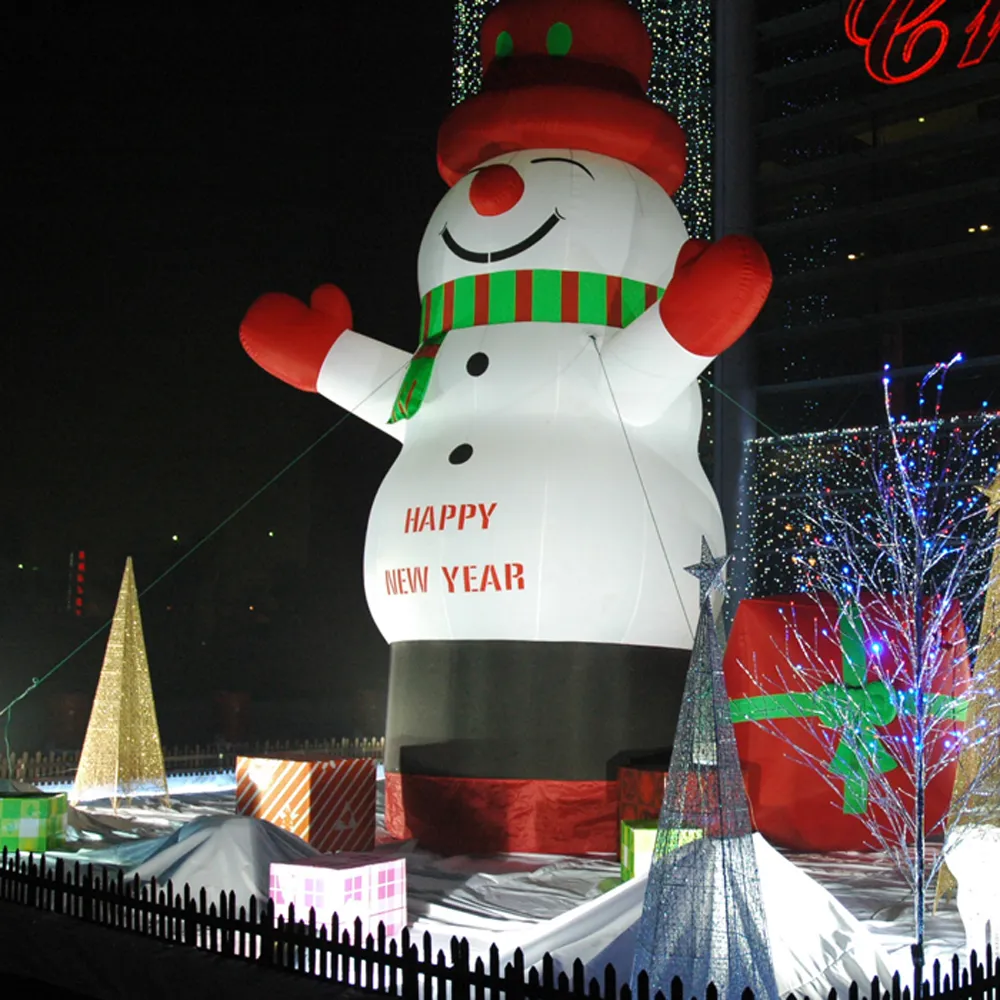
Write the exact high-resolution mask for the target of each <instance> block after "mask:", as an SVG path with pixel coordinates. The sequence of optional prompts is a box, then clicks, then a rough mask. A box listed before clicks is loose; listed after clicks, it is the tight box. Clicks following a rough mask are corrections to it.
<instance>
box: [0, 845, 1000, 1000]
mask: <svg viewBox="0 0 1000 1000" xmlns="http://www.w3.org/2000/svg"><path fill="white" fill-rule="evenodd" d="M0 901H3V902H9V903H15V904H18V905H21V906H26V907H31V908H33V909H36V910H45V911H48V912H51V913H56V914H61V915H63V916H64V917H65V918H66V921H67V922H66V927H65V932H66V933H67V934H71V933H72V932H73V930H72V926H71V921H72V920H73V919H75V920H81V921H86V922H88V923H91V924H98V925H100V926H103V927H109V928H113V929H116V930H120V931H123V932H130V933H133V934H140V935H143V936H144V937H148V938H154V939H157V940H160V941H165V942H169V943H170V944H173V945H180V946H188V947H193V948H200V949H202V950H205V951H209V952H212V953H215V954H218V955H223V956H227V957H229V958H231V959H233V960H242V961H244V962H251V963H254V964H256V965H259V966H262V967H268V968H276V969H281V970H285V971H287V972H288V973H289V974H294V975H299V976H308V977H313V978H315V979H326V980H330V981H333V982H336V983H340V984H350V985H353V986H356V987H360V988H361V989H365V990H368V991H371V992H372V993H375V994H379V995H381V996H390V997H402V998H404V1000H433V998H435V997H436V998H439V1000H445V998H450V1000H473V998H475V1000H485V998H486V996H487V993H489V996H490V1000H501V998H503V1000H560V998H561V1000H566V998H573V1000H651V998H650V992H649V983H648V980H647V979H646V977H645V974H643V975H640V976H639V977H638V982H637V984H636V991H635V994H634V996H633V992H632V989H631V988H630V986H629V984H628V983H619V982H618V980H617V978H616V974H615V970H614V968H613V967H612V966H608V967H607V969H606V970H605V973H604V977H603V979H602V980H598V979H592V980H590V981H589V982H587V981H586V977H585V971H584V966H583V963H582V962H580V961H577V962H575V963H574V965H573V968H572V971H571V973H570V974H567V973H565V972H559V973H558V974H557V973H556V971H555V963H554V962H553V960H552V957H551V956H550V955H546V956H545V958H544V960H543V961H542V963H541V965H542V968H541V971H539V970H538V969H537V968H530V969H525V966H524V956H523V955H522V953H521V952H520V951H517V952H515V953H514V958H513V961H512V962H509V963H504V964H503V966H501V961H500V952H499V950H498V948H497V947H496V945H494V946H493V947H492V948H491V949H490V953H489V957H488V959H487V961H485V962H484V961H483V959H482V958H477V959H476V960H475V961H474V962H473V961H471V959H470V955H469V943H468V941H465V940H458V939H457V938H452V940H451V945H450V948H449V953H448V954H445V952H444V951H443V950H439V951H438V952H437V954H436V955H435V954H434V951H433V947H432V944H431V938H430V935H429V934H424V935H423V938H422V939H421V940H419V941H418V940H414V939H413V938H412V937H411V935H410V933H409V931H408V930H404V931H403V932H402V934H401V937H400V939H399V940H396V939H390V940H386V935H385V928H384V927H383V926H381V925H380V926H379V931H378V934H377V935H375V936H374V937H373V936H372V935H370V934H369V935H367V936H364V935H363V934H362V925H361V921H360V920H358V921H355V925H354V928H353V933H351V932H350V931H349V930H348V929H345V928H341V927H340V926H339V923H338V920H337V917H336V915H334V917H333V918H332V919H331V921H330V929H329V931H328V930H327V928H326V926H323V925H319V926H317V922H316V915H315V913H314V912H313V911H310V914H309V920H308V921H301V920H296V919H295V915H294V911H291V910H290V912H289V915H288V917H287V919H286V918H285V917H284V916H276V915H275V912H274V907H273V905H272V904H271V903H268V904H267V905H265V906H258V904H257V902H256V900H251V901H250V904H249V906H237V904H236V897H235V894H233V893H230V894H229V895H228V896H227V895H226V894H221V895H220V897H219V899H218V901H210V900H209V899H208V898H207V896H206V893H205V892H204V890H202V892H201V893H200V894H199V895H198V896H194V895H192V893H191V891H190V889H189V888H188V887H187V886H185V887H184V889H183V891H182V892H180V893H178V892H175V890H174V886H173V885H172V884H171V883H169V882H168V883H167V884H166V885H165V886H158V885H157V884H156V883H155V882H152V883H150V884H148V885H143V884H141V883H140V881H139V879H138V878H136V879H134V880H127V879H125V878H124V876H123V875H122V874H121V873H119V874H118V875H117V877H116V876H112V875H109V873H108V869H106V868H105V869H101V870H100V871H99V872H96V871H95V870H94V868H93V866H88V867H86V868H85V867H83V866H81V865H80V864H75V865H66V864H65V863H64V862H63V861H62V860H61V859H60V860H58V861H56V862H55V864H51V863H46V860H45V858H44V857H41V858H35V857H33V856H30V855H29V856H28V857H27V858H23V857H21V856H20V855H13V856H8V854H7V851H6V850H4V852H3V856H2V865H0ZM52 946H53V949H56V950H57V949H58V948H59V942H58V941H56V940H53V941H52ZM998 995H1000V961H995V960H994V958H993V954H992V952H991V950H990V948H989V947H987V949H986V961H985V962H984V963H980V962H979V961H978V959H977V957H976V954H975V952H973V954H972V956H971V960H970V963H969V966H968V967H966V968H962V967H961V964H960V962H959V959H958V956H955V958H954V959H953V960H952V962H951V965H950V968H947V969H943V968H942V967H941V965H940V963H938V962H935V963H934V966H933V969H932V976H931V978H930V980H929V981H925V982H924V983H923V984H922V986H921V988H920V996H921V997H922V998H929V1000H930V998H933V1000H986V998H989V1000H994V998H995V997H997V996H998ZM830 996H831V997H836V994H835V993H831V994H830ZM659 998H662V994H660V993H657V994H656V998H654V1000H659ZM862 998H870V1000H910V998H911V990H910V987H909V986H906V987H903V986H902V985H901V982H900V978H899V976H898V974H897V975H896V976H895V977H894V978H893V981H892V983H891V984H889V988H888V989H885V988H884V987H883V986H882V984H880V983H879V982H878V980H875V981H873V982H872V983H870V984H865V985H864V986H859V985H857V984H854V985H852V987H851V989H850V992H849V1000H862ZM663 1000H666V998H663ZM669 1000H688V997H687V995H686V994H685V991H684V988H683V986H682V984H681V983H680V981H679V980H676V979H675V980H674V982H673V984H672V988H671V992H670V998H669ZM706 1000H718V994H717V991H716V990H715V988H714V986H709V988H708V990H707V992H706ZM743 1000H753V994H752V993H751V992H750V991H749V990H747V991H746V992H745V993H744V994H743Z"/></svg>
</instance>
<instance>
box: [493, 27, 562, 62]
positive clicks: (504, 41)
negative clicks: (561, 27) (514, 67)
mask: <svg viewBox="0 0 1000 1000" xmlns="http://www.w3.org/2000/svg"><path fill="white" fill-rule="evenodd" d="M550 33H551V32H550ZM513 51H514V39H513V38H511V35H510V32H509V31H501V32H500V34H499V35H497V48H496V53H497V58H498V59H505V58H506V57H507V56H509V55H510V54H511V53H512V52H513Z"/></svg>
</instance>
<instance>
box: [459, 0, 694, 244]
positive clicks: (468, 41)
mask: <svg viewBox="0 0 1000 1000" xmlns="http://www.w3.org/2000/svg"><path fill="white" fill-rule="evenodd" d="M628 2H629V4H630V6H632V7H634V8H635V9H636V10H637V11H638V12H639V14H640V15H641V16H642V19H643V22H644V23H645V25H646V30H647V31H648V32H649V36H650V38H651V39H652V40H653V71H652V73H651V75H650V79H649V90H648V93H649V97H650V98H651V99H652V100H653V101H655V102H656V103H657V104H659V105H660V106H661V107H663V108H665V109H666V110H667V111H669V112H670V114H672V115H673V116H674V117H675V118H676V119H677V121H678V123H679V124H680V126H681V128H682V129H684V132H685V134H686V135H687V139H688V165H687V172H686V174H685V179H684V184H683V185H682V186H681V189H680V191H678V193H677V197H676V198H675V199H674V200H675V202H676V204H677V208H678V210H679V211H680V213H681V216H682V217H683V219H684V224H685V226H686V227H687V231H688V233H689V234H690V235H691V236H694V237H697V238H698V239H704V240H709V239H711V238H712V135H713V129H714V119H713V111H712V12H711V3H710V0H628ZM496 3H497V0H455V44H454V64H453V73H452V87H451V101H452V104H460V103H461V102H462V101H464V100H465V99H466V98H467V97H471V96H472V95H473V94H476V93H478V92H479V88H480V86H481V84H482V63H481V61H480V52H479V31H480V28H482V24H483V20H484V18H485V17H486V15H487V13H488V12H489V11H490V10H491V9H492V8H493V7H494V6H495V5H496Z"/></svg>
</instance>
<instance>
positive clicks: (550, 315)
mask: <svg viewBox="0 0 1000 1000" xmlns="http://www.w3.org/2000/svg"><path fill="white" fill-rule="evenodd" d="M662 295H663V289H662V288H660V287H659V286H657V285H647V284H646V283H645V282H642V281H633V280H632V279H631V278H620V277H616V276H615V275H610V274H595V273H593V272H591V271H547V270H539V271H495V272H494V273H492V274H474V275H469V276H468V277H466V278H458V279H456V280H455V281H448V282H446V283H445V284H443V285H438V287H437V288H434V289H432V290H431V291H430V292H428V293H427V294H426V295H425V296H424V297H423V300H422V301H421V310H420V345H419V347H418V348H417V351H416V353H415V354H414V355H413V358H412V359H411V361H410V364H409V366H408V367H407V369H406V375H405V376H404V377H403V384H402V385H401V387H400V389H399V393H398V395H397V396H396V402H395V403H394V404H393V407H392V417H391V418H390V420H389V423H390V424H394V423H395V422H396V421H397V420H409V418H410V417H412V416H413V415H414V414H415V413H416V412H417V410H419V409H420V404H421V403H422V402H423V401H424V396H425V395H426V393H427V387H428V385H429V384H430V380H431V373H432V372H433V370H434V360H435V358H436V357H437V353H438V350H439V349H440V347H441V344H442V343H443V342H444V338H445V337H446V336H447V334H448V332H449V331H450V330H461V329H463V328H464V327H469V326H486V325H488V324H491V323H527V322H535V323H539V322H541V323H588V324H592V325H593V326H611V327H616V328H619V329H620V328H622V327H626V326H628V325H629V323H631V322H632V321H633V320H634V319H637V318H638V317H639V316H641V315H642V314H643V313H644V312H645V311H646V310H647V309H648V308H649V307H650V306H651V305H653V303H654V302H656V301H657V300H658V299H659V298H660V297H661V296H662Z"/></svg>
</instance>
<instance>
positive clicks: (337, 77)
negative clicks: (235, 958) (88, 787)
mask: <svg viewBox="0 0 1000 1000" xmlns="http://www.w3.org/2000/svg"><path fill="white" fill-rule="evenodd" d="M27 6H28V8H29V9H32V10H34V9H35V8H34V7H33V6H32V5H27ZM39 6H40V7H42V8H45V7H47V8H48V10H49V11H50V13H48V14H46V15H44V16H42V15H37V14H31V15H30V16H22V17H16V16H15V17H10V16H5V18H4V22H3V30H2V41H0V45H2V63H3V67H4V68H3V74H4V80H3V94H4V97H3V100H4V104H5V107H4V116H3V117H4V123H5V127H4V132H5V137H4V139H5V141H4V155H3V158H2V162H3V171H4V183H3V192H4V195H3V197H4V202H5V206H4V207H5V212H4V217H5V226H4V228H5V236H6V239H5V241H4V242H5V244H6V246H7V248H8V249H7V254H5V257H7V263H6V265H5V269H4V282H3V288H4V299H3V301H4V315H3V323H4V329H3V337H2V348H0V350H2V353H0V375H2V380H3V381H2V388H3V392H2V406H3V411H2V413H3V426H4V429H5V433H4V435H3V445H2V452H0V470H2V471H0V476H2V484H3V485H2V490H0V564H2V567H0V598H2V606H0V661H2V662H0V700H2V702H3V703H6V702H7V701H8V700H9V699H10V698H11V697H13V696H14V695H15V694H17V693H18V692H19V691H20V690H21V688H22V687H23V686H24V684H25V683H27V682H28V681H29V680H30V678H31V677H33V676H38V675H40V674H42V673H44V672H45V671H46V670H48V669H49V668H50V667H51V666H52V665H54V664H55V663H56V662H58V661H59V660H60V659H61V658H62V657H63V656H65V655H66V654H67V653H68V652H69V651H70V650H71V649H73V647H74V646H75V645H76V644H77V643H78V642H80V641H82V640H84V639H86V638H87V637H88V636H89V635H91V634H92V633H93V631H94V629H95V628H97V627H99V626H100V625H101V623H102V622H103V621H104V620H105V618H106V617H107V616H108V615H109V614H110V612H111V610H112V609H113V606H114V598H115V594H116V591H117V587H118V583H119V581H120V578H121V572H122V569H123V566H124V560H125V557H126V555H132V556H133V557H134V559H135V569H136V575H137V579H138V583H139V587H140V589H143V588H144V587H147V586H148V585H149V584H150V583H152V582H153V581H154V580H156V579H157V578H158V577H160V575H161V574H163V573H164V571H166V570H167V569H168V567H169V566H170V565H171V563H172V562H174V561H175V560H176V559H178V558H180V557H181V556H182V555H184V553H185V552H186V551H188V550H189V549H190V548H191V547H192V546H193V545H195V544H196V543H197V542H198V541H199V540H200V539H201V538H203V537H204V536H205V535H206V534H207V533H208V532H209V531H211V530H212V529H213V528H214V527H215V526H216V525H217V524H219V523H220V522H221V521H223V519H224V518H226V517H227V516H228V515H229V514H230V513H231V512H232V511H233V510H234V509H235V508H236V507H238V506H239V505H240V504H241V503H243V502H244V501H245V500H246V499H247V498H249V497H250V496H251V494H253V493H254V491H255V490H257V489H258V488H259V487H260V486H261V485H262V484H264V483H265V482H266V481H267V480H268V479H269V478H270V477H271V476H273V475H274V474H275V473H276V472H278V471H279V470H280V469H281V468H282V467H283V466H285V465H286V464H287V463H289V462H291V461H292V460H293V459H294V458H295V457H296V456H297V455H299V454H300V453H301V452H302V451H303V450H305V449H306V448H307V447H308V446H309V445H310V444H311V443H312V442H313V441H315V440H316V439H317V438H318V437H319V436H320V435H321V434H322V433H323V431H324V430H326V429H327V428H329V427H330V426H331V425H332V424H334V423H335V422H336V421H337V420H338V419H339V418H340V417H341V416H343V411H341V410H339V409H338V408H337V407H336V406H334V405H333V404H332V403H330V402H328V401H326V400H324V399H321V398H320V397H317V396H310V395H307V394H304V393H299V392H296V391H295V390H294V389H292V388H290V387H288V386H286V385H284V384H283V383H281V382H279V381H277V380H276V379H273V378H272V377H270V376H269V375H267V374H266V373H264V372H263V371H262V370H261V369H259V368H257V367H256V365H254V364H253V363H252V362H251V361H250V360H249V358H247V356H246V355H245V354H244V353H243V351H242V349H241V347H240V345H239V341H238V328H239V323H240V320H241V318H242V316H243V314H244V312H245V311H246V309H247V308H248V306H249V305H250V304H251V303H252V302H253V300H254V299H255V298H256V297H257V296H258V295H260V294H262V293H263V292H266V291H276V290H280V291H286V292H289V293H292V294H295V295H297V296H299V297H302V298H308V295H309V292H310V290H311V289H312V288H313V287H314V286H315V285H316V284H319V283H321V282H323V281H334V282H336V283H337V284H340V285H341V287H343V288H344V289H345V291H347V293H348V295H349V296H350V298H351V301H352V305H353V307H354V317H355V323H354V325H355V327H356V328H358V329H360V330H362V331H363V332H365V333H367V334H370V335H372V336H375V337H378V338H381V339H384V340H387V341H389V342H391V343H394V344H396V345H398V346H401V347H406V348H412V346H413V344H414V342H415V336H416V322H417V316H418V307H419V303H418V300H417V290H416V253H417V247H418V244H419V240H420V237H421V234H422V231H423V227H424V225H425V223H426V220H427V218H428V217H429V215H430V212H431V210H432V209H433V207H434V205H435V204H436V202H437V200H438V198H439V197H440V196H441V194H442V193H443V191H444V185H443V183H442V182H441V180H440V179H439V178H438V176H437V172H436V169H435V160H434V142H435V133H436V129H437V126H438V124H439V122H440V121H441V119H442V117H443V116H444V114H445V113H446V112H447V110H448V107H449V82H450V66H451V55H450V53H451V11H450V5H449V4H447V3H441V4H420V5H417V4H408V5H396V4H393V5H391V8H392V9H391V10H390V9H389V8H390V5H379V4H374V3H367V4H362V3H355V2H346V0H338V2H336V3H331V2H327V3H323V4H319V3H310V4H301V5H295V7H294V8H291V7H290V8H289V11H282V12H281V13H280V14H279V13H275V14H274V15H273V16H271V17H260V16H250V15H247V14H246V13H245V11H244V9H243V8H242V6H237V5H231V6H230V7H229V9H228V10H226V8H225V7H219V6H216V7H215V8H214V13H213V14H211V15H209V16H200V15H199V17H197V18H196V19H188V20H185V19H183V18H181V17H178V16H177V15H168V14H164V15H162V16H161V15H156V14H150V13H147V12H145V11H144V10H140V9H138V8H131V9H130V10H129V13H128V14H127V15H125V16H124V17H121V18H119V17H111V16H110V15H109V14H107V13H97V14H95V13H93V12H92V11H85V12H81V13H66V12H64V11H63V10H62V9H61V7H62V5H58V4H49V5H39ZM66 6H67V7H68V5H66ZM397 8H398V10H397ZM277 9H278V8H277V7H276V8H275V10H276V11H277ZM399 11H402V13H400V12H399ZM396 447H397V446H396V445H395V444H393V443H392V442H391V441H390V440H389V439H388V437H386V436H383V435H381V434H379V433H378V432H377V431H376V430H374V429H372V428H370V427H368V426H367V425H364V424H362V423H361V422H360V421H356V420H354V419H350V418H349V419H348V420H346V421H345V422H344V423H343V425H342V426H341V427H339V428H338V429H337V430H336V431H334V432H333V434H331V435H330V436H329V437H328V438H327V439H326V440H325V441H323V442H322V443H321V444H320V445H319V446H318V447H317V448H316V450H315V451H314V452H312V454H311V455H310V456H309V458H307V459H305V460H303V461H301V462H299V463H298V464H297V465H295V467H294V468H293V469H292V471H291V472H289V473H288V474H286V475H285V476H283V477H282V478H281V479H279V481H278V482H276V483H275V484H274V485H273V486H272V487H270V488H269V489H268V490H267V491H266V492H265V493H264V494H263V495H262V496H261V498H260V499H259V500H257V501H255V503H254V504H253V505H251V506H250V507H249V508H248V509H247V510H246V511H245V512H244V513H242V514H240V515H239V516H237V517H236V518H234V519H233V520H232V521H231V522H230V523H229V524H227V525H226V526H225V528H223V529H222V530H221V531H220V532H219V533H218V534H217V535H216V536H215V537H214V538H212V539H211V540H209V541H208V542H207V543H205V544H204V545H203V546H201V547H200V548H199V549H198V550H197V551H196V552H194V553H193V554H192V555H191V557H190V558H189V559H188V560H187V561H186V562H185V563H184V564H183V565H182V566H181V567H180V568H178V569H177V570H175V571H174V572H172V573H170V574H169V575H168V576H167V577H165V578H164V579H163V581H162V582H161V583H158V584H157V586H156V587H154V588H153V589H152V590H151V591H150V592H149V593H148V594H147V595H145V596H144V598H143V603H142V607H143V613H144V620H145V624H146V638H147V646H148V649H149V656H150V662H151V668H152V673H153V681H154V690H155V691H156V693H157V695H158V699H159V700H160V702H161V728H162V729H163V730H164V734H163V735H164V740H165V742H168V743H169V742H171V741H175V740H188V739H190V740H194V739H201V740H205V739H208V738H210V737H211V736H213V735H218V730H219V726H220V723H219V720H218V717H217V712H216V711H215V710H214V709H213V707H212V706H213V704H214V702H213V699H214V697H215V696H214V692H215V691H217V690H244V691H247V692H249V693H250V695H251V697H252V700H253V703H254V706H255V708H254V710H253V713H254V715H253V717H254V719H255V726H254V728H255V731H257V730H259V732H257V734H258V735H261V736H268V735H276V736H277V735H282V736H288V735H296V734H299V733H300V734H301V735H304V736H312V735H322V734H328V735H341V734H344V733H345V732H353V731H369V732H378V731H379V730H380V726H381V718H382V713H383V709H384V704H383V698H384V686H385V676H386V672H387V664H388V650H387V648H386V646H385V644H384V643H383V642H382V640H381V638H380V636H379V635H378V633H377V631H376V630H375V628H374V625H373V624H372V623H371V620H370V617H369V615H368V612H367V608H366V605H365V602H364V595H363V588H362V576H361V568H362V567H361V556H362V547H363V538H364V528H365V523H366V519H367V513H368V507H369V505H370V503H371V500H372V497H373V495H374V492H375V490H376V488H377V486H378V483H379V481H380V480H381V478H382V476H383V474H384V473H385V470H386V469H387V468H388V466H389V464H390V463H391V461H392V459H393V457H394V455H395V451H396ZM272 531H273V532H274V536H273V537H271V535H270V534H269V532H272ZM174 534H176V535H177V536H178V538H179V541H178V542H174V541H172V536H173V535H174ZM72 549H84V550H85V551H86V552H87V557H88V558H87V561H88V571H87V583H86V606H85V609H86V614H85V616H84V617H83V618H82V619H75V618H74V616H73V615H72V614H70V613H69V612H68V610H67V607H66V596H67V585H68V570H67V560H68V555H69V553H70V551H71V550H72ZM19 564H22V565H23V566H24V568H23V569H19V568H18V565H19ZM35 567H37V569H36V568H35ZM251 606H252V607H253V609H254V610H253V611H251V610H250V608H251ZM104 641H105V638H104V636H101V637H99V638H98V639H96V640H94V641H93V642H92V643H91V644H90V645H89V646H88V647H87V648H86V649H85V651H84V652H83V653H81V654H80V655H78V656H76V657H75V658H74V659H73V660H71V661H70V662H69V663H68V664H67V665H66V666H65V667H64V668H62V669H61V670H60V671H59V673H58V674H57V676H56V677H55V678H54V679H53V681H51V682H49V683H47V684H46V685H45V687H44V689H43V690H44V695H43V693H42V692H39V693H36V694H34V695H32V696H31V698H29V699H28V700H26V701H25V702H24V703H23V705H22V706H19V708H18V712H17V714H16V718H15V722H14V726H13V732H14V734H15V735H16V737H17V739H18V741H19V742H20V744H22V745H23V746H25V747H34V746H35V745H37V746H42V745H53V744H56V745H58V744H60V743H61V742H66V741H67V740H69V739H70V736H69V735H67V734H66V731H65V725H64V723H65V719H63V720H62V722H60V723H59V725H61V726H62V727H63V728H62V729H61V730H59V731H58V732H55V733H53V732H52V731H51V730H53V728H55V729H59V726H57V725H56V722H55V721H53V720H56V719H57V717H59V713H60V711H61V709H59V707H58V706H59V704H60V702H59V698H60V697H63V696H68V695H70V694H72V693H73V692H76V693H77V697H83V696H85V697H86V698H87V700H88V702H89V698H90V697H91V696H92V693H93V690H94V685H95V683H96V676H97V670H98V668H99V666H100V660H101V655H102V653H103V648H104ZM279 703H282V704H284V707H282V705H281V704H279ZM78 714H79V713H78ZM70 728H72V727H70ZM209 730H211V731H209ZM277 730H281V731H280V732H278V731H277Z"/></svg>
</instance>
